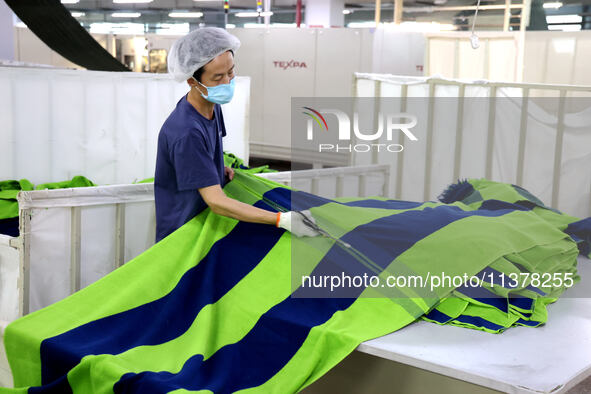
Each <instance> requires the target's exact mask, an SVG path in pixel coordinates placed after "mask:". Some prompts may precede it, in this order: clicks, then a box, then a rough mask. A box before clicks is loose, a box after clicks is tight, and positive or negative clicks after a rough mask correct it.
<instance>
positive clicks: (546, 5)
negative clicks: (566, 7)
mask: <svg viewBox="0 0 591 394" xmlns="http://www.w3.org/2000/svg"><path fill="white" fill-rule="evenodd" d="M560 7H562V3H561V2H560V1H553V2H548V3H544V8H560Z"/></svg>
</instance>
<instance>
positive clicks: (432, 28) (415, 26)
mask: <svg viewBox="0 0 591 394" xmlns="http://www.w3.org/2000/svg"><path fill="white" fill-rule="evenodd" d="M379 26H380V27H383V28H386V29H390V30H397V31H416V32H440V31H452V30H456V27H455V26H454V25H452V24H449V23H437V22H411V21H407V22H402V23H401V24H399V25H396V24H394V23H380V24H379ZM347 27H360V28H361V27H374V28H375V27H376V23H375V22H373V21H367V22H351V23H349V24H347Z"/></svg>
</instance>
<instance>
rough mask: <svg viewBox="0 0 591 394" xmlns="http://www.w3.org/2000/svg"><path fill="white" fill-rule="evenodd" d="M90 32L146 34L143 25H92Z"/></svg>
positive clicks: (106, 23)
mask: <svg viewBox="0 0 591 394" xmlns="http://www.w3.org/2000/svg"><path fill="white" fill-rule="evenodd" d="M90 32H91V33H97V34H109V33H117V34H144V25H143V24H142V23H129V22H128V23H109V22H99V23H91V24H90Z"/></svg>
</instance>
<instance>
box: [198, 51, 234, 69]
mask: <svg viewBox="0 0 591 394" xmlns="http://www.w3.org/2000/svg"><path fill="white" fill-rule="evenodd" d="M233 66H234V56H232V54H231V53H230V52H224V53H222V54H221V55H219V56H217V57H216V58H215V59H213V60H212V61H211V62H209V63H207V64H206V65H205V71H208V72H209V73H211V74H217V73H220V74H223V73H226V72H228V71H229V69H230V68H232V67H233Z"/></svg>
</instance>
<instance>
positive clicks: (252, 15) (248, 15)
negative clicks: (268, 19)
mask: <svg viewBox="0 0 591 394" xmlns="http://www.w3.org/2000/svg"><path fill="white" fill-rule="evenodd" d="M235 15H236V16H237V17H239V18H256V17H257V16H271V15H273V12H272V11H264V12H256V11H254V12H237V13H236V14H235Z"/></svg>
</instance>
